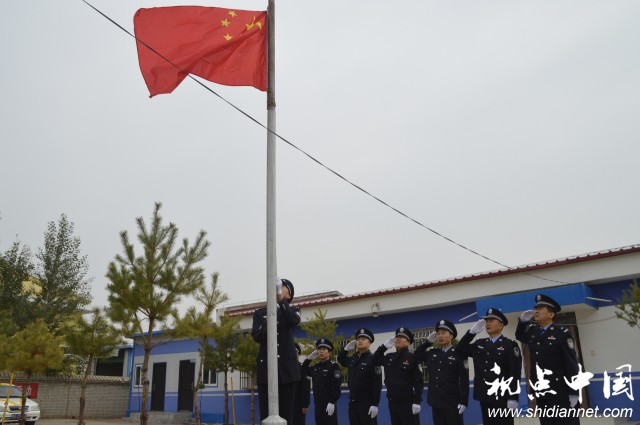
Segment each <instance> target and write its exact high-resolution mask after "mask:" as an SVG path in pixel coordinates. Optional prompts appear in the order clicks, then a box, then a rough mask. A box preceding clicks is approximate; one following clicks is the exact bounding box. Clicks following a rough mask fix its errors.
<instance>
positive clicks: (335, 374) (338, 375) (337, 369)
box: [333, 368, 342, 379]
mask: <svg viewBox="0 0 640 425" xmlns="http://www.w3.org/2000/svg"><path fill="white" fill-rule="evenodd" d="M333 377H334V378H336V379H339V378H342V372H340V369H339V368H336V370H334V371H333Z"/></svg>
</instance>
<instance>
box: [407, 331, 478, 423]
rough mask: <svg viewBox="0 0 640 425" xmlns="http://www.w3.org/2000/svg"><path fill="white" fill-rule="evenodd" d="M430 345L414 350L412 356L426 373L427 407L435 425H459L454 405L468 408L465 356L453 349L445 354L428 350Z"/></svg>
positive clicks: (467, 373)
mask: <svg viewBox="0 0 640 425" xmlns="http://www.w3.org/2000/svg"><path fill="white" fill-rule="evenodd" d="M431 345H432V343H431V342H429V341H426V342H424V343H423V344H421V345H420V346H419V347H418V348H416V351H415V355H416V357H417V358H418V359H419V361H423V362H424V363H425V364H426V366H427V370H428V371H429V384H428V385H427V403H429V405H430V406H431V410H432V413H433V421H434V423H435V424H436V425H440V424H447V425H458V424H459V425H462V423H463V420H462V415H461V414H458V405H459V404H462V405H464V406H468V405H469V365H468V363H467V359H466V357H465V356H463V355H460V354H459V353H458V351H457V350H456V347H453V346H452V347H450V348H449V349H448V350H447V351H444V350H443V349H441V348H429V347H431Z"/></svg>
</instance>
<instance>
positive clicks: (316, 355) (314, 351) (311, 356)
mask: <svg viewBox="0 0 640 425" xmlns="http://www.w3.org/2000/svg"><path fill="white" fill-rule="evenodd" d="M316 357H318V350H313V351H312V352H311V354H309V357H307V360H313V359H315V358H316Z"/></svg>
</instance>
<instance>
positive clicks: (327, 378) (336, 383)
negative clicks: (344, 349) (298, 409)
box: [302, 338, 342, 425]
mask: <svg viewBox="0 0 640 425" xmlns="http://www.w3.org/2000/svg"><path fill="white" fill-rule="evenodd" d="M332 351H333V344H332V343H331V341H329V340H328V339H327V338H320V339H319V340H317V341H316V349H315V351H313V352H312V353H311V354H309V357H307V359H306V360H305V361H304V362H302V374H303V375H305V376H310V377H311V382H312V385H313V404H314V406H315V415H316V425H337V424H338V412H337V411H336V410H337V408H336V404H337V403H338V399H339V398H340V386H341V385H342V372H340V366H338V364H337V363H336V362H333V361H331V360H330V358H329V357H330V355H331V352H332ZM315 358H317V359H318V360H319V362H318V363H316V364H315V365H313V366H310V364H311V361H312V360H314V359H315Z"/></svg>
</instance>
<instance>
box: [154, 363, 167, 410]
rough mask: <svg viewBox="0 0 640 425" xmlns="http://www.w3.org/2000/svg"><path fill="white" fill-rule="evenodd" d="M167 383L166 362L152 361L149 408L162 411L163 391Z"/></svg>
mask: <svg viewBox="0 0 640 425" xmlns="http://www.w3.org/2000/svg"><path fill="white" fill-rule="evenodd" d="M166 383H167V364H166V363H154V364H153V376H152V378H151V410H155V411H157V412H163V411H164V392H165V387H166Z"/></svg>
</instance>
